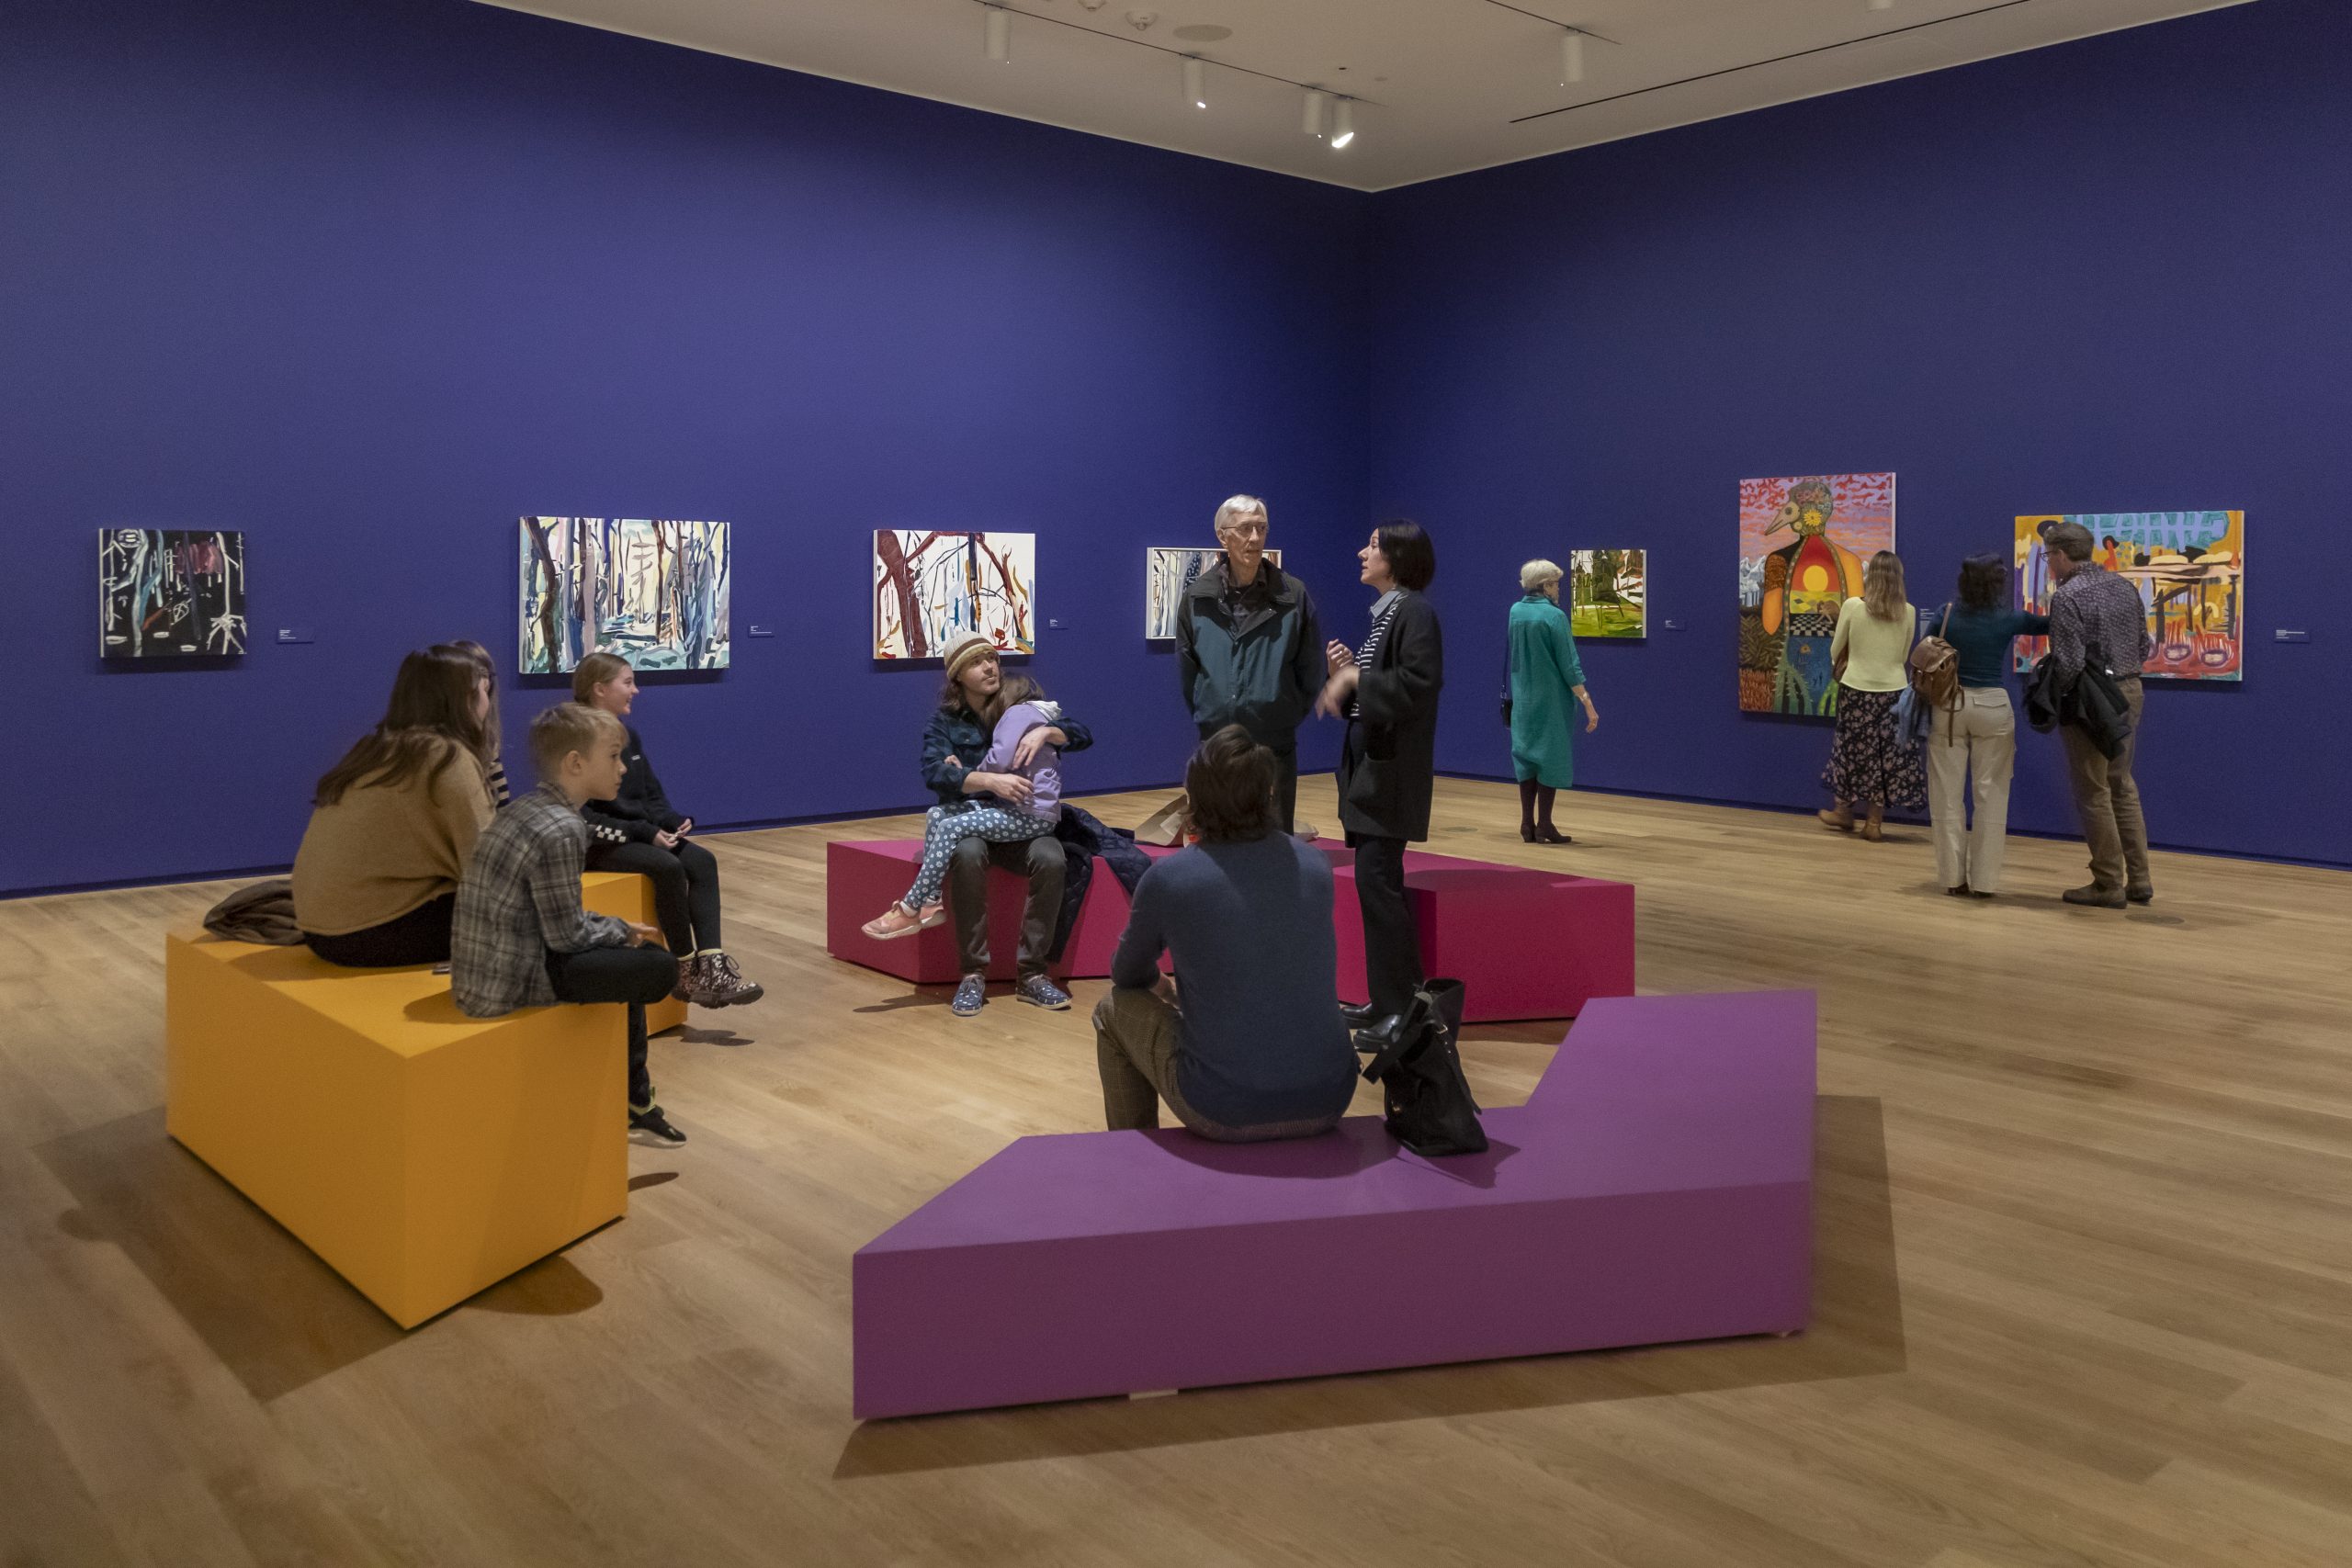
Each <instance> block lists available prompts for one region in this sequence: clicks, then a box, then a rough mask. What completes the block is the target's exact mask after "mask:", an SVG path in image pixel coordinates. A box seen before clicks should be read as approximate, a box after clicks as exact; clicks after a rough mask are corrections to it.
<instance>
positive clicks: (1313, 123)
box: [1298, 87, 1331, 139]
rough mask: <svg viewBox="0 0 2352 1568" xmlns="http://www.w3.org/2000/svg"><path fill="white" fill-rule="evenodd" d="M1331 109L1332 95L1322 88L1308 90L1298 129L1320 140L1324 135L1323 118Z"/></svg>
mask: <svg viewBox="0 0 2352 1568" xmlns="http://www.w3.org/2000/svg"><path fill="white" fill-rule="evenodd" d="M1330 107H1331V95H1330V94H1329V93H1327V92H1325V91H1324V90H1323V89H1322V88H1320V87H1309V88H1307V89H1306V107H1305V108H1304V110H1303V111H1302V112H1301V114H1300V116H1299V126H1298V128H1299V129H1300V130H1304V131H1305V132H1306V134H1307V135H1309V136H1313V137H1316V138H1318V139H1319V138H1320V137H1321V136H1322V134H1323V117H1324V115H1325V113H1326V112H1327V111H1328V110H1329V108H1330Z"/></svg>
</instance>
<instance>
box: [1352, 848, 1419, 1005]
mask: <svg viewBox="0 0 2352 1568" xmlns="http://www.w3.org/2000/svg"><path fill="white" fill-rule="evenodd" d="M1348 836H1349V837H1350V838H1351V839H1353V840H1355V849H1356V908H1358V909H1359V910H1360V911H1361V912H1362V913H1363V973H1364V986H1365V988H1366V989H1367V990H1368V991H1370V993H1371V1000H1372V1011H1373V1016H1374V1017H1375V1018H1377V1017H1380V1016H1382V1015H1385V1014H1387V1013H1392V1012H1398V1013H1401V1012H1403V1011H1404V1010H1406V1009H1408V1008H1409V1007H1411V1006H1412V1005H1413V993H1414V992H1415V991H1418V990H1419V989H1420V988H1421V930H1420V923H1419V920H1417V919H1415V918H1414V915H1413V899H1412V895H1410V894H1409V893H1408V892H1406V890H1405V840H1402V839H1374V838H1368V837H1365V836H1364V835H1363V834H1358V833H1351V834H1349V835H1348Z"/></svg>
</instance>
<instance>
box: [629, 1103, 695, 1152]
mask: <svg viewBox="0 0 2352 1568" xmlns="http://www.w3.org/2000/svg"><path fill="white" fill-rule="evenodd" d="M628 1135H629V1137H630V1138H631V1139H632V1140H634V1141H635V1142H638V1143H640V1144H651V1145H655V1146H657V1147H660V1148H665V1149H674V1148H676V1147H677V1146H678V1145H680V1144H683V1143H684V1142H685V1141H686V1135H685V1134H684V1133H681V1132H679V1131H678V1130H677V1128H675V1127H673V1126H672V1125H671V1124H670V1119H669V1118H668V1117H667V1116H664V1115H662V1108H661V1107H660V1106H658V1105H650V1106H648V1107H646V1108H645V1109H644V1110H642V1111H630V1112H629V1113H628Z"/></svg>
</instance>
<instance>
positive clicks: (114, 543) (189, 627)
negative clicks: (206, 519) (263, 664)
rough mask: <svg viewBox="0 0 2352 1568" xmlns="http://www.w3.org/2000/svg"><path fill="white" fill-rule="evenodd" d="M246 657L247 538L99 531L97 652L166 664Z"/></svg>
mask: <svg viewBox="0 0 2352 1568" xmlns="http://www.w3.org/2000/svg"><path fill="white" fill-rule="evenodd" d="M244 651H245V536H243V534H222V533H213V532H199V531H198V530H194V529H178V528H101V529H100V530H98V652H99V655H100V656H101V657H103V658H107V659H172V658H187V657H201V656H203V655H206V654H210V655H212V656H214V657H216V658H218V657H220V656H221V655H223V654H235V653H243V652H244Z"/></svg>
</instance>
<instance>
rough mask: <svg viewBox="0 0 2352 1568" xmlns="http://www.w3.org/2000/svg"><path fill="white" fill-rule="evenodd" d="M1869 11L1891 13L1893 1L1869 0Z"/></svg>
mask: <svg viewBox="0 0 2352 1568" xmlns="http://www.w3.org/2000/svg"><path fill="white" fill-rule="evenodd" d="M1871 10H1873V11H1892V10H1894V0H1871Z"/></svg>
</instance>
